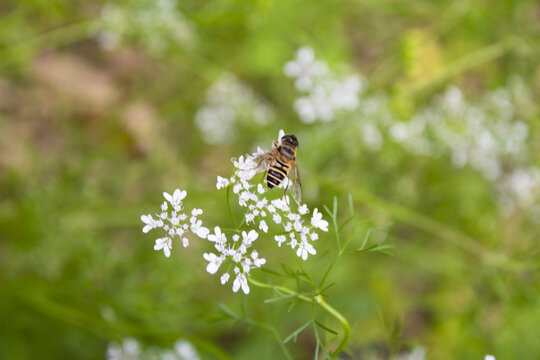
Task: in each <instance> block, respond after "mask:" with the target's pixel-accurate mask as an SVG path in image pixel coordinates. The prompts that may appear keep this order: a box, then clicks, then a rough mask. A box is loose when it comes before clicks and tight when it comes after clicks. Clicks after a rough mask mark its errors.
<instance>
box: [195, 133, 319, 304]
mask: <svg viewBox="0 0 540 360" xmlns="http://www.w3.org/2000/svg"><path fill="white" fill-rule="evenodd" d="M282 134H283V132H282V131H281V132H280V138H281V136H282ZM262 152H263V151H262V150H261V149H259V152H258V153H255V154H251V155H246V156H240V158H238V159H233V164H234V167H235V171H234V175H233V176H231V177H230V178H223V177H221V176H218V177H217V183H216V187H217V189H218V190H219V189H225V188H227V187H231V190H232V192H233V193H234V194H236V195H237V196H238V204H239V205H240V206H242V207H244V208H246V209H247V212H246V213H245V215H244V221H245V223H246V224H247V225H251V226H254V227H256V228H257V229H258V231H256V230H250V231H249V232H245V231H243V232H242V236H241V237H240V235H238V234H234V235H233V236H232V239H231V240H232V242H231V241H229V240H228V239H227V237H226V236H225V234H223V233H222V232H221V229H220V228H219V227H216V228H215V232H214V234H211V235H209V236H208V240H210V241H212V242H214V243H215V245H214V246H215V249H216V250H217V252H218V254H215V253H207V254H204V258H205V259H206V260H207V261H208V262H209V264H208V267H207V271H208V272H209V273H211V274H214V273H216V272H217V270H218V269H219V268H220V266H221V264H222V263H223V262H224V261H225V260H226V259H227V258H231V259H232V263H233V265H234V272H235V276H236V278H235V280H234V283H233V291H235V292H236V291H238V289H239V288H242V290H243V291H244V293H246V294H247V293H249V286H248V283H247V278H246V276H248V275H249V271H250V270H251V269H253V268H257V267H260V266H261V265H264V264H265V263H266V260H265V259H262V258H259V255H258V253H257V251H256V250H252V251H251V252H250V251H249V249H250V247H251V246H252V244H253V242H254V241H255V240H257V238H258V237H259V235H261V234H269V225H270V224H271V223H274V224H277V225H279V226H280V227H281V229H282V231H281V232H279V233H277V234H273V237H274V240H275V241H276V242H277V244H278V246H281V245H282V244H285V245H286V246H290V247H291V248H292V249H293V250H296V255H297V256H299V257H301V258H302V259H303V260H307V258H308V256H309V255H310V254H311V255H315V254H316V250H315V248H314V247H313V245H312V244H311V242H313V241H315V240H317V239H318V238H319V234H318V233H317V230H322V231H328V222H327V221H326V220H323V218H322V214H321V213H320V212H319V211H318V210H317V209H315V210H314V211H313V215H312V216H311V219H310V220H309V223H308V219H309V217H308V218H306V215H307V214H308V213H309V209H308V207H307V205H306V204H302V205H300V206H298V212H293V211H292V210H291V207H290V205H289V204H290V199H289V196H287V195H286V196H284V198H278V199H273V200H270V199H269V198H267V197H266V196H265V194H266V193H267V192H268V189H267V187H266V186H263V184H262V183H261V182H259V183H258V184H255V183H252V180H253V177H254V176H255V175H256V174H257V173H258V172H259V169H258V166H257V164H256V163H255V162H254V159H255V157H256V156H257V155H259V154H261V153H262ZM261 180H262V179H261ZM284 183H285V181H284ZM281 186H284V185H283V183H282V184H281ZM240 240H241V241H240ZM229 277H230V275H229V273H228V272H226V273H224V274H223V276H222V277H221V282H222V283H223V284H225V283H226V282H227V281H228V280H229Z"/></svg>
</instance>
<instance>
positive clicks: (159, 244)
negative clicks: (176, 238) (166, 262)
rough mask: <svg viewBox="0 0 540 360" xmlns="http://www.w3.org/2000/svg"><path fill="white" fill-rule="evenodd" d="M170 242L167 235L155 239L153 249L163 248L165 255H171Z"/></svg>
mask: <svg viewBox="0 0 540 360" xmlns="http://www.w3.org/2000/svg"><path fill="white" fill-rule="evenodd" d="M171 249H172V242H171V239H170V238H168V237H164V238H159V239H156V244H155V245H154V250H156V251H159V250H163V253H164V254H165V256H166V257H169V256H171Z"/></svg>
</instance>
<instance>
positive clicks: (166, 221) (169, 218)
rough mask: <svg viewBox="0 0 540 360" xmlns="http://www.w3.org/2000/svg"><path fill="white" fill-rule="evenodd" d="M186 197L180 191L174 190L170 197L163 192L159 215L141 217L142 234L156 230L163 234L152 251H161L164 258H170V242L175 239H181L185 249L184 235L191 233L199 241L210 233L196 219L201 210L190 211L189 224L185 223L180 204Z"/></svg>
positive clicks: (187, 241)
mask: <svg viewBox="0 0 540 360" xmlns="http://www.w3.org/2000/svg"><path fill="white" fill-rule="evenodd" d="M186 195H187V192H186V191H185V190H184V191H181V190H180V189H176V190H175V191H174V192H173V193H172V195H171V194H169V193H166V192H164V193H163V196H164V197H165V200H166V201H164V202H163V204H161V213H160V214H155V216H156V218H155V219H154V218H153V217H152V215H150V214H148V215H142V216H141V220H142V222H143V223H144V224H145V225H144V227H143V229H142V231H143V232H144V233H147V232H149V231H150V230H152V229H156V228H160V229H162V230H163V231H164V232H165V236H164V237H162V238H158V239H156V243H155V245H154V250H156V251H160V250H163V253H164V254H165V256H166V257H169V256H171V249H172V241H173V239H174V238H175V237H178V239H181V240H182V245H183V246H184V247H187V246H189V240H188V238H187V237H185V235H186V233H188V232H191V233H193V234H195V235H197V236H198V237H200V238H201V239H206V237H207V236H208V234H209V233H210V231H209V230H208V229H207V228H206V227H204V226H202V220H199V219H198V218H197V217H198V216H199V215H201V214H202V212H203V211H202V210H201V209H193V210H191V216H190V217H189V223H188V222H187V221H186V220H187V219H188V216H187V215H186V214H185V213H184V212H183V211H184V206H183V204H182V200H184V198H185V197H186ZM169 206H170V207H171V209H169Z"/></svg>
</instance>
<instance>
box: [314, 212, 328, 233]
mask: <svg viewBox="0 0 540 360" xmlns="http://www.w3.org/2000/svg"><path fill="white" fill-rule="evenodd" d="M311 225H313V226H314V227H316V228H319V229H321V230H322V231H328V221H326V220H323V219H322V214H321V213H320V212H319V210H318V209H317V208H315V210H314V211H313V216H312V217H311Z"/></svg>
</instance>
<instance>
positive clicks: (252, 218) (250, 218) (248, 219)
mask: <svg viewBox="0 0 540 360" xmlns="http://www.w3.org/2000/svg"><path fill="white" fill-rule="evenodd" d="M254 221H255V215H253V214H246V224H249V223H251V222H254Z"/></svg>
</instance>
